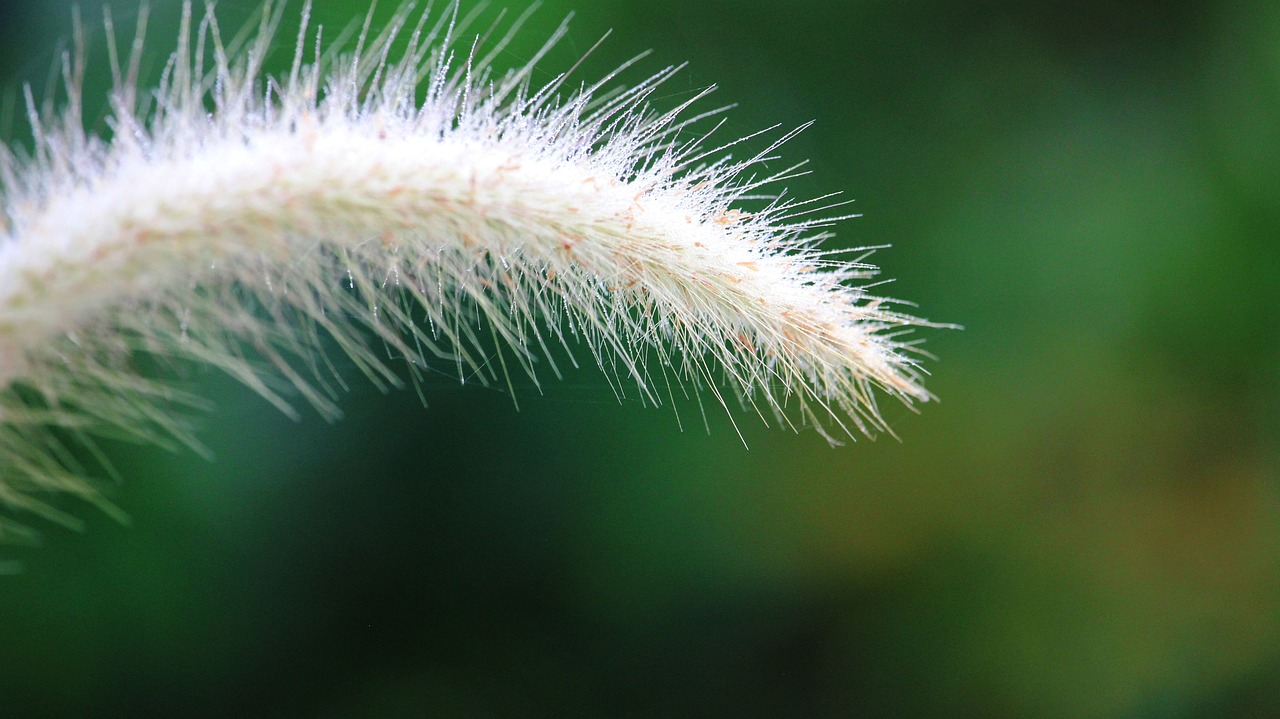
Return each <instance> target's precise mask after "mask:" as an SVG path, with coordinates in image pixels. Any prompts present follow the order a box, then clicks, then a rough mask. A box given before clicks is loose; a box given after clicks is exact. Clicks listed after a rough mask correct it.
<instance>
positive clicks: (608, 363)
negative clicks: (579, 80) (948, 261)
mask: <svg viewBox="0 0 1280 719" xmlns="http://www.w3.org/2000/svg"><path fill="white" fill-rule="evenodd" d="M455 9H456V8H455ZM308 14H309V13H308V12H307V9H304V10H303V18H304V22H303V27H304V32H303V33H302V34H300V35H299V40H298V45H297V52H296V53H295V56H294V62H293V65H292V67H291V68H290V70H289V72H288V74H287V75H282V76H279V77H269V76H267V75H266V74H265V73H264V71H263V69H262V63H263V59H264V57H265V56H266V54H267V50H268V48H269V47H270V45H271V43H272V41H273V39H274V38H275V28H276V26H277V23H278V22H279V20H280V17H281V6H280V5H275V6H271V5H268V7H267V8H266V9H265V10H264V12H263V16H262V17H263V21H262V23H261V26H260V27H259V28H258V32H257V34H256V37H255V39H253V40H250V41H249V42H247V43H245V44H243V45H241V46H237V45H235V44H234V43H224V42H223V39H222V34H221V33H220V31H219V28H218V26H217V24H216V22H215V21H214V19H213V17H212V15H211V14H206V15H205V16H204V17H203V19H196V18H195V16H194V15H193V13H192V11H191V8H190V5H189V4H188V5H187V6H186V7H185V12H184V24H183V29H182V31H181V34H180V36H179V44H178V49H177V51H176V52H175V53H174V54H173V56H172V58H171V59H170V61H169V63H168V64H167V65H166V67H165V72H164V75H163V78H162V80H161V82H160V84H159V86H158V88H157V89H155V90H154V91H153V92H151V93H145V92H143V91H142V90H141V89H140V88H139V87H138V86H137V68H138V66H139V59H140V56H141V53H142V43H141V40H140V38H141V36H142V27H143V25H144V24H140V26H139V33H138V38H139V39H138V40H135V42H134V44H133V46H132V49H131V50H130V51H129V52H128V53H120V52H117V48H116V44H115V43H114V42H111V43H110V47H109V50H110V54H111V59H112V65H113V69H114V71H115V77H116V83H115V90H114V92H113V93H112V96H111V103H110V107H111V110H110V117H109V119H108V124H109V126H110V130H111V133H110V139H109V140H104V139H101V138H98V137H95V136H93V135H91V134H88V133H87V132H86V130H85V129H84V122H83V121H82V118H81V113H80V77H81V73H82V71H83V63H84V54H83V53H82V52H77V53H75V54H72V55H69V56H68V57H67V58H65V59H64V73H63V76H64V78H63V83H64V85H65V89H66V94H67V95H68V96H69V97H70V101H69V102H68V103H67V104H66V106H65V107H63V108H62V109H60V110H57V111H55V110H54V109H52V108H50V107H45V108H43V109H42V108H39V107H37V106H36V103H34V102H32V101H31V100H30V99H28V105H29V108H30V110H29V115H30V123H31V126H32V131H33V135H34V151H33V152H30V153H24V152H21V151H18V150H8V149H5V148H4V147H0V192H2V193H3V194H2V195H0V502H3V503H6V504H8V505H9V506H10V507H16V508H26V509H31V510H37V511H42V512H45V513H46V514H48V513H52V512H53V510H52V509H50V508H49V507H48V505H47V504H46V503H44V502H43V501H41V500H40V499H39V496H38V495H39V494H41V493H43V492H46V491H49V490H61V491H72V492H77V493H80V494H82V495H84V496H86V497H89V498H96V496H97V495H96V494H95V492H94V490H93V487H92V485H91V483H90V482H88V481H87V480H86V479H85V477H86V475H87V474H88V473H87V472H85V471H84V469H83V468H81V467H79V466H78V465H76V464H75V463H74V461H73V460H72V459H71V453H69V452H65V451H63V450H61V449H60V446H61V445H59V444H58V442H57V441H55V439H54V436H55V435H61V436H63V437H66V436H74V437H77V438H86V441H87V437H89V436H91V435H97V434H102V433H108V434H112V435H115V436H119V435H123V436H128V437H133V438H141V439H144V440H147V441H165V440H166V439H168V440H171V439H173V438H177V439H179V440H181V441H183V442H186V443H188V444H192V445H196V442H195V440H194V439H193V438H191V437H190V436H189V435H188V434H187V432H186V430H185V428H184V425H183V423H182V422H181V421H179V420H178V419H176V417H177V416H179V415H178V414H176V413H175V412H176V411H178V410H181V409H182V408H183V407H184V406H187V405H191V404H198V401H197V400H195V399H193V398H191V397H187V396H185V395H183V394H182V393H180V392H178V391H177V390H175V389H173V388H171V387H170V386H167V385H165V384H162V383H158V382H157V381H155V380H153V379H150V378H148V376H147V373H140V372H138V371H137V361H138V359H139V358H140V357H144V356H148V355H150V356H159V357H164V358H179V359H182V360H196V361H199V362H204V363H208V364H211V365H214V366H216V367H218V368H221V369H222V370H224V371H226V372H228V373H229V374H231V375H233V376H234V377H236V378H238V379H240V380H242V381H243V382H245V383H246V384H248V385H249V386H251V387H253V388H254V389H256V390H257V391H258V392H260V393H262V394H263V395H264V396H265V397H267V398H268V399H269V400H271V401H272V402H273V403H275V404H277V405H278V406H280V407H281V408H282V409H285V410H286V411H292V410H291V409H290V406H289V405H288V404H287V403H286V402H285V399H284V398H282V397H281V396H280V394H279V393H278V391H277V390H278V388H279V387H280V384H279V382H278V378H279V377H280V376H283V377H284V378H285V379H286V380H288V383H289V385H291V386H292V387H293V388H294V389H295V390H296V391H298V392H300V393H301V394H302V395H303V396H304V397H305V398H306V400H307V401H308V402H310V403H311V404H313V405H314V406H315V407H317V408H318V409H319V410H321V411H322V412H323V413H325V414H326V415H330V416H334V415H336V409H335V408H334V406H333V397H334V394H335V392H334V387H335V386H340V385H341V380H340V379H339V378H338V371H337V369H336V365H335V364H334V363H331V362H330V360H329V358H327V357H325V356H324V355H323V354H322V353H321V352H320V346H321V343H322V340H323V341H324V342H326V343H327V342H330V341H332V342H335V343H336V345H337V346H338V347H340V348H341V349H342V350H343V351H344V352H345V353H346V354H347V355H349V357H350V359H351V360H352V361H353V362H354V364H355V365H356V366H357V367H358V368H359V370H360V371H362V372H363V373H364V374H366V375H367V376H369V377H370V378H371V379H373V380H374V381H375V382H377V383H379V385H382V386H389V385H395V384H398V383H399V382H400V378H401V376H402V375H401V373H400V372H398V371H395V369H394V368H392V367H389V366H388V364H387V361H386V358H387V357H403V358H405V360H406V363H407V365H408V367H409V370H410V372H411V373H413V372H416V371H420V369H421V368H422V367H424V366H425V365H426V363H428V362H438V361H440V360H441V359H442V358H443V359H446V360H448V361H450V362H453V363H455V364H456V365H457V367H458V370H459V372H460V373H464V374H471V373H476V374H477V375H478V376H480V377H482V378H488V379H491V380H496V379H499V378H501V377H502V376H503V374H504V373H507V372H511V371H521V370H522V371H524V372H526V373H528V374H529V375H530V376H532V377H535V379H536V375H535V372H534V370H535V364H537V363H539V362H540V361H541V362H546V363H547V364H548V365H549V366H550V369H551V371H552V372H553V373H556V374H558V373H559V372H558V370H557V369H556V367H555V363H554V359H552V357H553V356H554V355H555V354H556V353H555V352H552V351H551V346H552V345H562V346H564V347H565V348H566V349H567V350H569V352H570V353H574V352H581V351H582V350H583V349H584V348H585V350H586V351H587V352H589V353H590V354H591V356H592V357H594V359H595V361H596V362H597V363H598V364H599V365H600V366H601V367H602V368H604V369H605V370H606V371H608V372H609V373H610V375H611V376H614V377H616V378H617V379H619V380H623V381H624V383H626V384H631V385H634V386H635V387H637V388H638V391H639V392H640V394H641V395H642V396H643V397H644V398H645V399H647V400H650V401H653V402H655V403H657V402H660V401H662V400H663V399H664V398H665V397H666V396H667V395H668V394H669V393H670V392H671V391H672V390H671V388H672V387H673V386H675V387H688V388H691V389H692V390H694V391H706V392H709V393H711V394H712V395H713V396H714V397H715V399H716V400H717V401H718V402H720V403H721V404H726V405H728V404H729V403H730V402H731V400H740V401H741V402H742V403H743V404H745V405H747V406H749V407H750V408H752V409H753V410H754V411H755V412H757V413H759V414H760V415H761V416H762V417H765V418H766V419H776V420H777V421H779V422H780V423H783V424H787V425H793V423H795V422H797V421H799V422H802V423H810V424H813V425H815V426H817V427H818V428H819V429H820V431H824V430H823V429H822V428H823V427H831V426H834V427H837V428H839V429H840V431H841V432H840V433H843V434H848V435H850V436H852V434H853V433H854V432H863V433H872V432H875V431H877V430H885V429H886V428H885V426H884V423H883V421H882V419H881V415H880V413H879V411H878V409H877V408H876V404H875V400H876V398H875V393H876V392H877V391H879V392H882V393H884V394H887V395H888V396H891V397H895V398H897V399H900V400H902V401H904V402H906V403H908V404H910V403H911V402H913V401H916V400H919V401H924V400H927V399H929V398H930V395H929V394H928V393H927V392H926V391H925V390H924V388H923V387H922V385H921V382H920V379H921V369H920V368H919V366H918V364H917V358H916V356H915V354H914V353H913V351H912V350H911V348H910V346H909V343H908V342H906V341H904V340H903V339H902V335H903V333H904V331H906V330H907V329H909V328H910V327H912V326H919V325H923V324H927V323H924V322H922V321H921V320H918V319H916V318H914V317H911V316H909V315H908V314H904V313H901V312H899V311H897V310H895V309H893V307H892V305H893V303H891V302H889V301H887V300H883V299H880V298H876V297H873V296H871V295H870V294H869V293H868V291H867V290H866V289H865V287H863V286H861V285H860V284H859V283H861V282H864V281H865V280H866V279H867V278H869V277H871V276H872V275H873V273H874V271H875V268H874V267H871V266H869V265H866V264H863V263H862V262H861V261H852V262H845V261H838V260H837V259H835V257H834V256H833V255H832V254H831V253H829V252H826V251H823V250H821V249H819V248H818V241H819V240H821V239H823V237H824V235H823V234H822V233H821V228H823V227H825V226H827V225H828V224H830V223H831V222H833V221H834V220H835V219H839V218H824V219H806V218H808V217H810V216H811V215H812V213H813V211H814V210H815V209H816V210H818V211H821V210H823V209H827V207H829V206H823V205H822V204H821V203H822V202H823V201H822V200H818V201H810V202H799V201H794V200H791V199H787V198H786V197H785V196H784V195H782V194H780V193H779V194H777V195H775V196H774V199H773V200H772V201H769V202H767V203H760V204H763V207H761V208H760V209H758V210H756V211H754V212H747V211H746V210H745V209H743V207H744V200H752V199H758V198H759V197H760V196H761V194H762V193H763V192H766V191H771V190H769V188H775V187H777V185H778V183H779V182H780V181H781V180H783V179H785V178H787V177H790V176H793V175H794V172H795V170H796V167H790V168H787V169H784V170H782V171H780V172H779V171H770V170H768V169H766V162H767V161H768V160H772V159H773V158H772V153H773V152H774V150H775V149H776V148H777V146H778V145H780V144H781V143H782V142H785V141H786V139H788V138H789V137H790V134H788V135H784V136H783V137H781V138H780V139H778V140H777V141H776V142H774V143H773V144H772V145H770V146H769V147H768V148H767V149H766V150H765V151H763V152H761V153H759V154H757V155H754V156H752V157H749V158H747V159H745V160H734V159H731V158H730V157H729V156H728V153H727V149H726V148H728V147H729V145H733V144H736V142H730V143H722V142H719V141H712V140H711V139H709V138H710V137H711V136H712V133H711V132H708V129H710V130H714V129H715V128H703V129H699V128H700V127H702V126H703V125H706V124H707V122H708V120H707V117H708V116H709V115H714V114H716V113H715V112H711V113H706V112H700V111H699V110H697V109H696V105H697V103H698V101H699V100H701V99H702V96H703V95H705V93H702V94H700V95H699V96H698V97H697V98H694V99H693V100H690V101H689V102H687V103H684V104H683V105H681V106H679V107H677V108H674V109H672V110H670V111H659V110H655V109H653V108H652V107H651V106H650V105H649V102H648V100H649V97H650V96H651V95H652V94H653V92H654V91H655V89H657V88H658V87H659V86H660V85H661V83H663V82H664V81H665V80H666V79H667V78H669V77H670V76H671V75H672V73H673V72H675V69H673V68H668V69H666V70H663V71H661V72H659V73H657V74H655V75H653V76H651V77H649V78H648V79H646V80H644V81H642V82H640V83H638V84H636V85H635V86H633V87H630V88H626V89H621V90H612V91H609V90H608V88H607V87H606V83H608V82H612V76H611V77H610V78H608V79H606V81H605V82H602V83H600V84H596V85H589V86H581V87H579V88H578V89H576V90H569V89H567V88H568V85H569V84H570V83H569V82H568V81H567V76H563V75H562V76H559V77H557V78H556V79H555V80H553V81H552V82H550V83H548V84H546V85H543V86H536V85H534V84H533V83H532V82H531V80H530V78H531V76H532V74H533V72H532V71H533V69H534V66H535V64H536V63H538V62H539V61H540V60H541V59H542V56H543V52H540V53H538V54H537V55H535V56H534V58H533V59H531V60H530V61H529V63H528V64H526V65H525V66H524V67H521V68H519V69H517V70H514V71H510V72H507V73H499V72H498V71H496V70H495V69H494V68H493V66H492V64H491V60H492V58H494V57H495V56H496V55H497V54H498V52H499V51H500V50H501V49H502V47H503V46H505V44H506V42H507V40H506V39H504V40H501V41H499V42H497V43H496V44H495V46H493V47H489V48H485V47H483V46H481V45H480V44H478V43H475V44H473V43H470V42H459V41H458V37H459V34H460V31H459V30H458V29H457V26H456V23H455V19H456V13H455V12H453V11H446V12H445V13H443V14H438V15H433V14H432V13H429V12H423V13H414V12H412V11H411V10H410V9H409V8H408V6H406V7H405V8H403V9H402V10H401V11H400V12H399V13H398V14H397V15H396V17H395V19H394V21H393V22H392V23H391V25H390V26H389V27H388V29H387V30H386V31H385V32H382V33H381V34H378V35H371V34H369V33H368V32H367V31H368V23H367V22H366V25H365V30H366V32H363V33H361V35H360V38H359V40H358V42H357V43H356V45H355V46H354V48H352V49H351V51H350V52H347V53H346V54H339V53H336V52H334V49H333V48H325V49H323V50H322V48H320V47H319V45H320V42H319V39H318V38H317V39H316V40H314V41H311V40H306V39H304V38H307V37H308V35H307V34H306V26H307V23H306V18H307V16H308ZM517 24H518V23H517ZM107 31H108V33H107V34H108V38H109V40H112V39H113V38H114V28H112V27H111V23H110V18H109V17H108V20H107ZM562 32H563V28H562V30H561V32H558V33H557V34H556V35H555V36H554V37H553V38H552V39H551V41H550V42H549V43H548V44H547V45H546V48H549V47H550V46H551V45H552V44H553V43H554V42H555V41H556V40H557V39H558V38H559V37H560V35H561V33H562ZM508 39H509V35H508ZM397 41H399V43H400V45H399V47H400V48H401V49H400V50H399V54H398V55H397V57H398V58H399V59H393V58H392V48H393V45H394V44H395V43H396V42H397ZM232 47H235V48H236V49H235V50H234V51H233V50H231V49H229V48H232ZM546 48H544V52H545V49H546ZM126 55H127V57H126ZM309 56H310V57H315V58H317V59H316V60H314V61H307V60H305V59H304V58H306V57H309ZM28 98H30V93H28ZM756 173H764V174H763V175H762V176H759V177H757V176H756ZM772 191H773V192H777V190H772ZM864 254H865V253H864ZM326 338H327V339H326ZM388 349H389V350H390V351H389V352H388ZM517 368H518V369H517ZM618 386H621V384H619V385H618ZM54 428H56V431H54ZM824 432H825V431H824ZM68 433H69V434H68ZM828 436H831V435H830V434H829V435H828ZM51 448H52V449H51Z"/></svg>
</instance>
